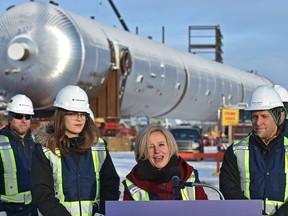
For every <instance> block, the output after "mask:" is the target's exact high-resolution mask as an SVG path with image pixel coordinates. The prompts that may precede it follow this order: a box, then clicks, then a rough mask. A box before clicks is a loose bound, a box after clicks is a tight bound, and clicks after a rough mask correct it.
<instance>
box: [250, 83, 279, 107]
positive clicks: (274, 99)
mask: <svg viewBox="0 0 288 216" xmlns="http://www.w3.org/2000/svg"><path fill="white" fill-rule="evenodd" d="M276 107H284V105H283V103H282V100H281V98H280V96H279V94H278V93H277V91H276V90H275V89H274V88H273V87H270V86H266V85H260V86H258V87H256V88H255V89H254V90H253V92H252V94H251V95H250V97H249V99H248V102H247V107H246V108H245V110H247V111H253V110H270V109H272V108H276Z"/></svg>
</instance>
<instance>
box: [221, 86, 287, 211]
mask: <svg viewBox="0 0 288 216" xmlns="http://www.w3.org/2000/svg"><path fill="white" fill-rule="evenodd" d="M245 110H247V111H250V112H251V120H252V127H253V130H252V132H251V133H250V134H249V135H248V136H247V137H246V138H244V139H242V140H240V141H236V142H234V143H233V144H232V145H231V146H229V148H228V149H227V151H226V153H225V156H224V160H223V163H222V167H221V172H220V190H221V192H222V193H223V195H224V197H225V199H258V200H259V199H260V200H262V214H263V215H267V214H269V215H272V214H273V215H283V216H284V215H288V204H287V203H286V200H287V199H288V197H287V191H286V188H288V187H287V186H286V179H287V178H288V174H287V167H288V164H287V160H286V158H287V157H288V155H287V154H288V153H287V151H286V149H288V148H287V147H288V139H287V138H284V136H283V134H282V133H281V130H280V124H281V119H283V114H284V112H283V110H284V105H283V103H282V100H281V98H280V96H279V94H278V93H277V91H276V90H274V89H273V88H272V87H268V86H264V85H263V86H258V87H257V88H255V89H254V91H253V92H252V94H251V96H250V98H249V100H248V105H247V107H246V109H245Z"/></svg>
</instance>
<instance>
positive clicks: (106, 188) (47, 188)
mask: <svg viewBox="0 0 288 216" xmlns="http://www.w3.org/2000/svg"><path fill="white" fill-rule="evenodd" d="M38 132H39V131H38ZM42 132H43V131H42ZM43 136H44V138H43ZM48 137H49V134H47V133H46V132H45V131H44V133H43V134H41V136H40V138H39V134H37V136H36V141H37V140H38V141H40V142H41V143H42V144H44V143H45V142H44V143H43V140H46V139H47V138H48ZM71 156H72V158H73V159H74V160H75V162H76V164H78V162H79V160H80V158H81V154H80V153H78V152H77V151H74V150H71ZM31 180H32V186H31V187H32V189H31V191H32V198H33V202H34V203H35V204H36V205H37V207H38V208H39V210H40V211H41V213H42V214H44V215H45V216H49V215H51V216H55V215H61V216H65V215H67V216H68V215H70V213H69V212H68V211H67V210H66V208H65V207H64V206H63V205H62V204H60V202H59V200H58V199H57V198H56V197H55V193H54V182H53V177H52V169H51V166H50V164H49V161H48V159H47V158H46V157H45V155H44V154H43V151H42V147H41V146H40V145H38V144H37V145H36V148H35V151H34V155H33V164H32V179H31ZM119 181H120V179H119V176H118V174H117V172H116V169H115V167H114V164H113V162H112V159H111V156H110V154H109V152H108V150H107V154H106V159H105V161H104V163H103V166H102V168H101V170H100V185H101V187H100V210H99V213H101V214H105V200H118V199H119V183H120V182H119Z"/></svg>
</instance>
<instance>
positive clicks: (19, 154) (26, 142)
mask: <svg viewBox="0 0 288 216" xmlns="http://www.w3.org/2000/svg"><path fill="white" fill-rule="evenodd" d="M0 134H1V135H3V136H6V137H8V138H9V143H10V145H11V147H12V149H13V154H14V157H15V163H16V169H17V170H16V171H15V173H16V178H17V179H16V181H17V187H18V193H24V192H29V191H30V184H31V183H30V175H31V173H30V172H31V163H32V152H33V151H34V145H35V144H34V142H33V139H32V136H31V131H30V130H29V131H28V132H27V134H26V136H25V137H24V138H21V137H20V136H18V135H17V134H15V133H14V132H13V131H11V129H10V125H7V126H6V127H4V128H2V129H1V130H0ZM0 145H1V144H0ZM2 159H3V158H1V154H0V196H1V195H5V194H6V191H5V183H4V176H3V173H4V166H3V161H2ZM5 162H6V163H8V161H5ZM1 211H6V212H7V213H8V214H9V215H12V216H20V215H28V214H29V213H30V214H31V215H32V216H35V215H38V214H37V210H36V207H35V206H34V205H33V204H32V203H30V204H25V203H14V202H10V203H8V202H5V201H3V200H0V212H1Z"/></svg>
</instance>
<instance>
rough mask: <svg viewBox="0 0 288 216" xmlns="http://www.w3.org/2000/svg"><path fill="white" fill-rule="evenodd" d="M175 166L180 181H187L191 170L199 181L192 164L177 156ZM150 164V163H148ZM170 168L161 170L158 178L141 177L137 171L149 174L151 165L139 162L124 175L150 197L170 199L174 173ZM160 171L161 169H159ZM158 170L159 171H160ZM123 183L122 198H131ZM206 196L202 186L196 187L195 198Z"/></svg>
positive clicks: (204, 197) (199, 198)
mask: <svg viewBox="0 0 288 216" xmlns="http://www.w3.org/2000/svg"><path fill="white" fill-rule="evenodd" d="M144 163H146V164H148V160H147V161H145V162H144ZM175 165H176V167H177V168H178V169H179V171H180V173H181V175H180V179H179V180H180V182H182V181H187V180H188V179H189V178H190V176H191V174H192V172H193V171H194V173H195V182H197V183H200V180H199V177H198V171H197V170H195V169H194V168H193V167H192V166H190V165H189V164H188V163H187V162H186V161H185V160H184V159H183V158H181V157H180V156H179V158H177V162H176V164H175ZM148 166H150V165H148ZM171 168H172V169H166V170H167V172H166V171H165V170H163V172H162V173H161V174H160V176H161V177H160V178H156V175H155V178H154V179H153V177H152V176H151V178H150V179H149V178H148V179H143V178H141V177H140V176H139V173H142V174H141V175H143V176H145V175H146V176H149V175H150V174H151V172H150V171H148V170H149V169H151V167H148V168H147V166H146V165H144V166H143V165H141V166H139V162H138V164H137V165H135V166H134V167H133V169H132V170H131V172H130V173H129V174H128V175H127V176H126V178H127V179H128V180H130V181H131V182H132V183H133V184H134V185H136V186H138V187H139V188H141V189H142V190H144V191H146V192H148V193H149V195H150V199H151V200H153V199H155V200H172V197H173V187H172V176H173V175H174V173H173V172H172V173H170V170H173V169H174V168H173V166H172V167H171ZM161 171H162V170H161ZM161 171H160V172H161ZM123 184H124V197H123V200H133V198H132V196H131V194H130V192H129V189H128V187H127V185H126V182H125V181H123ZM207 199H208V197H207V195H206V193H205V191H204V189H203V187H196V200H207Z"/></svg>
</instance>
